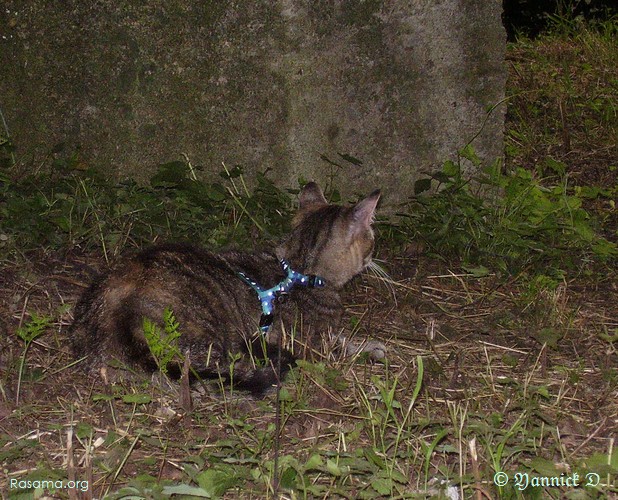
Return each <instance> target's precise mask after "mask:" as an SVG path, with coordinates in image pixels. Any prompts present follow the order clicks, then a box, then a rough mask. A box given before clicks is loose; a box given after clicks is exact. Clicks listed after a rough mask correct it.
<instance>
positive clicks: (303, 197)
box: [299, 182, 328, 210]
mask: <svg viewBox="0 0 618 500" xmlns="http://www.w3.org/2000/svg"><path fill="white" fill-rule="evenodd" d="M327 204H328V202H327V201H326V198H324V193H322V190H321V189H320V186H318V185H317V184H316V183H315V182H310V183H308V184H305V187H304V188H303V190H302V191H301V192H300V200H299V208H300V210H305V209H307V208H317V207H321V206H322V205H327Z"/></svg>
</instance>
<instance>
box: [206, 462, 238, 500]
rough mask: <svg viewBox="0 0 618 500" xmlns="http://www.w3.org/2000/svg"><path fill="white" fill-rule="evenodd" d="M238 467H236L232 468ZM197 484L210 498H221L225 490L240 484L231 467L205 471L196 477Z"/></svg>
mask: <svg viewBox="0 0 618 500" xmlns="http://www.w3.org/2000/svg"><path fill="white" fill-rule="evenodd" d="M234 467H238V466H234ZM196 479H197V484H199V485H200V487H201V488H203V489H204V490H206V491H207V492H208V494H209V495H211V496H216V497H219V496H222V495H223V494H224V493H225V492H226V491H227V490H229V489H230V488H232V487H233V486H236V485H237V484H239V482H240V477H238V476H237V475H236V474H235V473H234V468H233V466H228V467H226V468H222V469H207V470H205V471H204V472H201V473H200V474H198V475H197V476H196Z"/></svg>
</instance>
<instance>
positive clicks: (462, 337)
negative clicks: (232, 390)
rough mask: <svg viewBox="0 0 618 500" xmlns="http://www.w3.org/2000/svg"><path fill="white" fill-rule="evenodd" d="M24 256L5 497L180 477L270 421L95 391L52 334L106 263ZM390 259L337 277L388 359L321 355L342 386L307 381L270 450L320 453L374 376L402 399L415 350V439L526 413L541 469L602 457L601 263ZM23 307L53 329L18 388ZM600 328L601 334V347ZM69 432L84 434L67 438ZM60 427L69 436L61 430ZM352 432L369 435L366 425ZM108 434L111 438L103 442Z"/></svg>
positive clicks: (2, 285) (609, 427)
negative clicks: (539, 271) (540, 281)
mask: <svg viewBox="0 0 618 500" xmlns="http://www.w3.org/2000/svg"><path fill="white" fill-rule="evenodd" d="M27 257H28V258H27V261H26V263H23V262H22V263H21V264H19V265H15V266H13V267H7V268H5V269H3V270H2V271H1V272H0V310H2V314H1V315H0V335H1V337H0V390H1V394H0V461H1V463H2V473H1V475H0V490H1V491H2V492H3V495H7V494H8V493H11V491H9V485H10V480H11V479H15V478H22V477H26V476H28V477H32V476H33V474H35V473H36V471H42V474H47V477H50V476H51V477H56V476H57V477H60V478H62V477H67V474H68V477H69V479H70V477H71V475H73V476H74V477H75V476H77V477H82V478H87V479H88V480H89V482H90V484H91V485H92V489H91V490H90V491H89V492H88V493H79V494H80V495H84V497H85V498H93V497H94V498H100V497H102V496H104V494H105V493H106V492H110V491H114V490H116V489H118V488H120V487H121V486H123V485H125V484H127V482H128V481H130V480H131V479H132V478H136V477H137V476H138V475H139V474H144V473H147V474H150V475H152V476H154V477H157V478H159V479H171V480H178V481H183V480H184V481H185V482H186V481H187V476H186V475H184V473H183V469H182V467H181V466H180V465H179V464H180V463H181V462H182V457H183V456H185V455H186V454H187V450H188V449H189V448H190V443H195V442H201V443H209V442H216V441H217V440H219V439H222V438H225V437H226V436H228V437H229V433H230V426H229V417H230V415H232V416H233V415H234V414H245V415H247V414H249V415H255V422H256V425H258V428H264V427H265V426H267V425H268V424H271V423H272V422H273V419H274V416H273V411H272V407H273V400H272V397H267V398H266V399H265V400H264V401H255V400H252V399H251V398H246V397H240V398H238V399H234V400H233V401H232V400H228V401H222V399H221V397H220V395H219V396H217V395H214V396H209V395H208V394H205V395H204V394H202V395H201V396H197V397H194V401H193V404H194V409H193V412H185V411H183V409H182V408H181V406H180V404H179V402H178V401H174V400H173V397H172V400H169V399H167V400H166V397H165V396H161V392H159V390H158V389H156V388H146V389H145V391H142V392H147V393H148V391H150V394H152V396H153V397H152V399H151V400H150V401H146V403H145V404H139V401H138V402H136V403H135V404H130V403H127V402H125V401H124V400H122V399H119V398H117V397H116V398H115V397H101V396H100V395H101V394H103V395H105V394H107V395H109V394H110V393H111V394H112V395H113V394H114V391H116V392H118V388H114V387H109V386H106V385H105V384H104V383H103V382H102V381H101V380H100V379H98V378H97V379H93V378H88V377H86V376H84V374H83V373H82V372H81V371H80V370H79V369H78V368H77V367H75V366H71V362H72V359H71V356H70V353H69V351H68V347H67V337H66V335H67V333H66V332H67V326H68V325H69V324H70V321H71V319H72V316H71V311H72V307H73V306H74V304H75V302H76V300H77V297H78V296H79V294H80V292H81V291H82V290H83V289H84V288H85V287H86V286H87V284H88V282H89V281H90V279H91V278H92V276H94V275H95V274H96V272H98V271H100V270H101V269H103V268H104V267H105V263H104V262H103V261H102V259H101V258H100V256H99V255H84V254H80V253H78V252H75V251H73V252H71V253H69V254H66V255H59V254H57V253H46V252H43V251H41V252H39V253H36V254H32V255H28V256H27ZM388 267H389V269H390V270H391V276H392V280H393V281H392V283H390V284H388V283H386V282H384V281H382V280H379V279H377V278H375V277H373V276H369V275H363V276H361V277H359V278H357V279H356V280H355V281H354V282H353V284H352V285H351V286H350V288H349V289H348V291H347V296H346V300H347V303H348V304H350V305H349V307H348V316H349V319H350V323H351V324H352V323H353V324H356V325H357V326H356V329H355V330H356V331H355V335H357V338H363V337H364V336H370V337H372V338H379V339H381V340H382V341H383V342H385V343H386V345H387V348H388V353H389V354H388V359H389V364H388V365H381V364H349V363H346V362H342V361H341V360H340V359H335V358H333V357H332V356H326V357H325V362H326V363H327V364H328V363H330V362H332V364H333V366H336V367H337V368H338V369H339V370H341V374H342V375H343V376H344V378H346V379H348V380H352V383H351V384H348V386H347V389H346V388H344V389H341V390H336V389H333V387H334V386H332V385H331V386H326V385H321V384H322V382H320V381H319V380H318V379H317V378H316V379H315V380H316V387H320V388H321V389H322V390H315V391H313V392H311V391H310V394H311V396H310V398H309V400H310V401H311V405H314V408H308V409H305V410H303V411H298V412H296V413H293V414H292V415H291V416H290V417H289V418H288V419H287V420H286V422H285V425H284V428H283V433H282V436H283V437H282V442H281V451H280V453H282V454H286V453H288V454H294V453H296V452H297V450H298V448H297V447H298V442H299V440H300V441H301V442H303V443H312V446H314V447H318V448H319V447H320V446H323V447H326V448H328V447H331V446H333V444H332V439H330V438H329V439H326V441H324V440H325V438H326V437H327V436H329V433H330V432H332V427H333V425H338V426H343V428H346V426H347V425H348V424H350V425H351V423H354V422H355V421H357V420H358V419H359V411H358V405H359V402H358V401H359V399H358V387H368V386H370V385H371V384H372V383H373V381H374V380H375V379H373V378H372V377H374V376H382V375H384V373H385V371H388V372H389V373H390V374H391V376H393V377H394V378H395V379H396V380H398V381H399V385H398V387H397V391H396V393H397V394H400V395H401V397H400V400H401V401H402V402H403V401H404V400H405V398H406V396H407V397H409V394H410V393H411V392H412V390H413V387H414V383H415V380H416V376H417V365H416V363H415V359H416V356H422V357H423V359H424V375H423V388H422V391H421V397H420V398H419V400H418V403H417V405H416V407H415V411H414V414H413V419H417V421H419V422H420V421H424V422H425V423H424V424H423V425H420V424H419V439H420V437H422V436H423V428H432V427H434V428H435V426H437V425H438V426H439V425H442V426H446V427H449V426H452V425H453V419H454V416H453V414H454V412H455V413H456V412H457V411H459V412H460V413H461V415H460V416H461V426H462V429H461V431H462V432H461V433H460V438H461V437H462V436H463V437H468V438H470V437H471V436H472V434H474V435H483V432H482V431H480V430H479V428H480V427H479V426H480V425H481V424H482V425H485V426H487V427H488V430H486V433H485V434H484V435H485V436H486V439H487V436H488V435H490V434H492V433H493V434H495V435H496V436H498V435H501V432H502V431H501V430H500V429H502V430H504V429H505V428H507V429H508V428H511V429H512V428H513V427H512V426H513V425H514V424H515V423H516V422H518V421H519V420H518V419H521V418H522V415H523V414H524V413H525V415H526V416H525V419H526V421H525V422H524V424H525V427H527V428H528V430H529V431H531V429H532V428H534V429H537V430H539V429H540V430H539V432H541V436H540V438H539V444H541V448H540V449H539V450H537V451H538V454H539V455H543V456H544V458H546V459H548V460H550V461H554V463H558V462H566V463H569V462H574V461H575V462H576V461H577V460H581V459H585V458H586V457H591V456H592V455H593V454H594V453H600V454H607V453H608V449H610V447H611V446H612V444H613V443H614V441H613V440H615V438H616V437H617V435H618V383H617V381H618V353H617V352H616V344H617V343H616V341H615V336H616V332H617V331H618V330H617V329H618V301H617V300H616V298H617V297H618V289H617V286H618V280H617V279H616V278H617V277H618V276H617V275H616V273H615V272H614V274H613V275H608V276H607V278H606V279H604V280H601V281H599V282H595V283H589V282H588V283H586V282H585V281H584V280H583V279H581V278H579V279H577V278H576V279H573V280H565V281H564V282H563V283H561V284H559V285H558V286H557V287H555V289H550V290H548V289H543V288H541V289H539V290H531V289H530V287H528V288H526V289H521V288H520V287H518V286H516V285H515V284H513V283H509V282H507V283H504V282H501V281H500V280H498V279H497V278H496V277H494V276H491V275H490V276H487V277H483V278H475V277H473V276H470V275H460V274H454V273H452V272H450V271H449V270H448V269H444V268H442V267H441V266H439V265H437V264H436V263H435V262H434V261H432V260H431V259H426V258H417V257H396V258H389V266H388ZM33 313H35V314H38V315H46V316H49V317H50V318H52V323H51V326H50V327H49V328H48V329H47V330H46V332H45V334H44V335H42V336H41V337H39V338H38V339H36V340H35V341H34V343H33V345H32V346H31V347H30V349H29V350H28V352H27V355H26V358H25V359H26V362H25V369H24V375H23V380H22V381H21V387H20V388H19V393H18V392H17V381H18V369H19V363H20V358H21V356H22V353H23V350H24V342H23V341H22V340H21V339H20V338H19V337H18V336H17V335H16V331H17V329H18V328H19V327H20V326H23V325H25V324H26V323H27V322H28V321H29V319H30V318H31V315H32V314H33ZM612 336H613V337H614V339H613V340H614V342H613V343H612V342H611V341H609V340H607V339H608V338H610V337H612ZM310 378H311V377H310ZM142 389H143V388H142ZM122 390H124V391H125V392H126V393H131V391H133V392H135V391H136V389H135V388H134V387H124V388H123V389H122ZM121 392H122V391H121ZM137 392H139V391H137ZM367 393H370V389H367ZM18 396H19V401H17V397H18ZM97 396H98V397H97ZM163 400H165V403H164V402H162V401H163ZM404 408H405V404H404ZM523 410H525V412H524V413H522V411H523ZM235 412H236V413H235ZM464 424H465V425H464ZM80 425H82V427H83V429H87V431H88V432H83V433H82V434H83V435H81V436H79V429H80V427H79V426H80ZM260 426H261V427H260ZM509 426H511V427H509ZM138 428H139V429H148V430H149V434H148V435H145V434H144V432H141V434H139V435H140V436H141V437H140V443H139V446H135V442H136V441H132V440H133V437H134V436H136V435H137V434H136V429H138ZM464 428H469V429H468V430H464ZM68 429H76V430H75V436H72V435H70V434H68ZM83 429H82V430H83ZM543 429H545V430H546V431H547V432H544V431H543ZM86 434H88V435H89V437H88V439H90V448H89V451H87V452H86V451H85V450H86V446H85V444H84V441H85V439H86V438H84V435H86ZM428 435H429V434H428ZM162 436H166V437H165V439H166V443H167V444H169V443H170V442H174V443H176V444H175V445H174V446H167V445H166V446H164V445H162V439H163V438H162ZM447 439H451V438H447ZM452 439H453V444H455V443H456V440H455V436H452ZM522 439H524V438H523V437H522ZM359 440H360V441H361V442H362V441H363V440H369V442H370V438H368V437H367V436H366V435H365V434H361V436H360V438H359ZM120 442H122V446H120V445H118V446H114V445H113V443H120ZM131 443H133V446H135V447H134V448H131ZM265 453H266V454H267V455H268V456H271V455H270V454H269V453H271V452H265ZM129 455H130V459H128V460H126V458H125V457H129ZM533 456H534V453H531V452H530V450H529V449H527V450H525V451H521V452H520V453H519V454H517V455H515V454H514V455H513V457H511V459H510V460H511V462H512V463H511V465H513V466H515V467H516V466H517V464H520V463H523V462H525V460H526V459H529V458H531V457H533ZM123 459H124V460H125V462H123ZM463 461H464V462H465V463H467V464H468V465H467V466H468V467H471V466H472V465H473V463H472V462H470V460H469V459H466V460H463ZM478 462H479V463H480V464H481V468H483V467H485V468H489V467H490V465H491V464H490V462H491V453H490V452H488V451H487V453H485V454H483V453H481V457H480V458H479V459H478ZM456 464H457V460H455V459H454V458H453V456H452V454H449V453H436V454H435V455H434V456H433V457H432V458H431V469H432V470H436V471H437V470H440V467H443V466H446V467H450V468H451V469H455V470H456V468H457V465H456ZM471 464H472V465H471ZM415 467H416V466H415V465H414V464H412V463H411V464H410V474H411V476H410V477H411V479H410V485H409V488H410V489H409V491H419V484H420V483H419V474H418V473H416V474H415V473H414V470H415ZM67 471H68V473H67ZM116 471H117V472H116ZM482 479H483V481H482V482H483V485H482V486H480V487H479V488H478V489H479V490H480V489H483V490H485V491H489V492H491V491H492V485H491V484H488V483H487V481H485V478H482ZM420 489H421V490H422V488H420ZM406 491H408V490H406ZM489 495H490V496H491V493H489ZM61 496H62V495H61ZM251 496H252V495H251V494H249V497H251ZM255 497H256V498H257V497H259V494H256V496H255Z"/></svg>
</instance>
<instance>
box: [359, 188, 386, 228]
mask: <svg viewBox="0 0 618 500" xmlns="http://www.w3.org/2000/svg"><path fill="white" fill-rule="evenodd" d="M379 200H380V190H379V189H376V190H375V191H374V192H373V193H371V194H370V195H369V196H367V198H365V199H363V200H361V201H359V202H358V203H357V204H356V206H355V207H354V208H353V209H352V221H353V224H352V230H353V231H358V230H366V229H369V228H370V227H371V224H372V223H373V219H374V218H375V213H376V207H377V206H378V201H379Z"/></svg>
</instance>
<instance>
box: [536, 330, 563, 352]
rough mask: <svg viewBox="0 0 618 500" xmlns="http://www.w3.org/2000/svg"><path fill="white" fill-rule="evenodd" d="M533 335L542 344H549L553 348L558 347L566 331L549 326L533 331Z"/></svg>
mask: <svg viewBox="0 0 618 500" xmlns="http://www.w3.org/2000/svg"><path fill="white" fill-rule="evenodd" d="M532 336H533V337H534V338H535V339H536V340H537V341H539V342H540V343H541V344H547V345H548V346H549V347H551V348H552V349H555V348H556V347H558V341H559V340H560V339H562V337H564V333H563V332H559V331H558V330H556V329H555V328H551V327H547V328H542V329H541V330H540V331H538V332H536V333H533V334H532Z"/></svg>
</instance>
